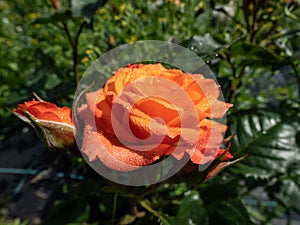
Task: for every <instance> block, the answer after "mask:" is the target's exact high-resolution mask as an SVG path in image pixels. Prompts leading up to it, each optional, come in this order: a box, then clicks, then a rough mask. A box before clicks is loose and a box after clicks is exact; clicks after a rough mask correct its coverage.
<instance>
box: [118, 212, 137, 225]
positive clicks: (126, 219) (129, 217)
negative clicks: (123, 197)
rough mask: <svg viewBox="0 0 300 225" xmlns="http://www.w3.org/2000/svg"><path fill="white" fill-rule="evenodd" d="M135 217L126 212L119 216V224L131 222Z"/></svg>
mask: <svg viewBox="0 0 300 225" xmlns="http://www.w3.org/2000/svg"><path fill="white" fill-rule="evenodd" d="M135 219H136V218H135V216H133V215H130V214H126V215H124V216H123V217H122V218H121V220H120V224H121V225H126V224H131V223H133V222H134V221H135Z"/></svg>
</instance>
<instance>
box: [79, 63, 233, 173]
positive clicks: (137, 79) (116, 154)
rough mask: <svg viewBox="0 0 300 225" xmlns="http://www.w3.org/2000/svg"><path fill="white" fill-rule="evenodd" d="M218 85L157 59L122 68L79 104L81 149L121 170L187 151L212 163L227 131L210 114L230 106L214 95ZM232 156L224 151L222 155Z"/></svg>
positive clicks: (220, 114)
mask: <svg viewBox="0 0 300 225" xmlns="http://www.w3.org/2000/svg"><path fill="white" fill-rule="evenodd" d="M219 88H220V87H219V85H217V84H216V82H215V81H214V80H213V79H208V78H205V77H204V76H203V75H201V74H195V75H192V74H189V73H184V72H183V71H181V70H178V69H167V68H165V67H164V66H163V65H161V64H147V65H143V64H133V65H128V66H127V67H125V68H121V69H119V70H118V71H116V72H115V73H114V75H113V76H112V77H110V78H109V79H108V81H107V82H106V84H105V86H104V87H103V88H101V89H100V90H98V91H95V92H91V93H87V94H86V104H85V105H83V106H82V107H81V108H80V109H79V116H80V117H81V118H82V119H83V120H84V122H85V130H84V133H83V135H84V137H83V143H82V148H81V151H82V152H83V153H84V154H85V155H86V156H87V158H88V159H89V161H94V160H100V161H101V162H102V163H103V164H104V165H105V166H107V167H108V168H110V169H113V170H117V171H122V172H123V171H130V170H134V169H138V168H139V167H142V166H147V165H151V164H153V163H155V162H156V161H157V160H159V159H161V158H162V157H167V156H172V157H174V158H175V159H177V160H181V159H183V157H184V155H188V156H189V159H190V161H191V163H193V164H195V165H200V164H206V163H210V162H212V161H214V160H215V159H216V158H218V157H220V155H221V154H222V153H223V152H224V150H222V149H220V145H221V144H222V141H223V134H224V132H225V131H226V130H227V126H226V125H224V124H221V123H218V122H216V121H213V120H212V119H213V118H221V117H223V116H224V115H225V114H226V111H227V110H228V108H229V107H231V106H232V105H231V104H228V103H225V102H223V101H221V100H219V99H218V98H219V94H220V90H219ZM155 92H156V93H157V94H151V93H155ZM149 93H150V94H149ZM178 93H184V94H185V95H184V96H183V97H181V96H180V95H179V94H178ZM159 94H161V95H164V96H170V98H166V97H163V96H160V95H159ZM173 99H175V100H176V101H173ZM187 99H188V100H189V101H186V100H187ZM177 103H178V104H177ZM193 113H194V114H193ZM183 117H184V118H183ZM157 118H159V119H157ZM126 124H127V125H128V126H127V125H126ZM94 125H95V126H94ZM157 140H160V141H159V142H158V141H157ZM99 145H101V146H99ZM149 146H155V147H153V148H148V147H149ZM135 147H141V148H140V149H141V150H137V149H135ZM176 148H177V149H176ZM144 149H150V150H144ZM231 158H232V156H231V154H230V153H229V152H228V153H226V155H225V157H224V158H223V160H227V159H231Z"/></svg>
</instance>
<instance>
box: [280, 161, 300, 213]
mask: <svg viewBox="0 0 300 225" xmlns="http://www.w3.org/2000/svg"><path fill="white" fill-rule="evenodd" d="M288 174H289V178H288V179H285V180H283V182H282V184H281V189H282V191H283V194H282V195H281V196H280V199H281V200H282V201H283V202H284V203H285V204H286V206H287V207H288V208H293V209H295V210H297V211H298V213H300V180H299V177H300V163H299V161H297V162H294V163H293V164H291V165H290V167H289V168H288Z"/></svg>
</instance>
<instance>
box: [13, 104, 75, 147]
mask: <svg viewBox="0 0 300 225" xmlns="http://www.w3.org/2000/svg"><path fill="white" fill-rule="evenodd" d="M13 113H14V114H15V115H16V116H18V117H19V118H20V119H22V120H23V121H25V122H26V123H28V124H30V125H31V126H32V127H34V128H35V131H36V133H37V134H38V136H39V137H40V138H41V139H42V140H43V141H44V142H45V143H46V145H47V147H49V148H50V149H53V150H59V149H63V148H73V147H75V146H74V144H75V137H74V129H75V128H74V126H73V123H72V111H71V109H70V108H68V107H62V108H60V107H58V106H57V105H55V104H53V103H50V102H45V101H42V100H35V99H33V100H32V101H29V102H25V103H24V104H19V105H18V108H16V109H14V110H13ZM71 150H72V149H71Z"/></svg>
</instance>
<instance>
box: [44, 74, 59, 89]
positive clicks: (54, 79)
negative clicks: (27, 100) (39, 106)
mask: <svg viewBox="0 0 300 225" xmlns="http://www.w3.org/2000/svg"><path fill="white" fill-rule="evenodd" d="M61 83H62V80H61V79H60V78H59V77H58V76H57V75H56V74H49V75H48V76H47V81H46V83H45V86H44V88H45V89H47V90H50V89H52V88H55V87H56V86H58V85H59V84H61Z"/></svg>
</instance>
